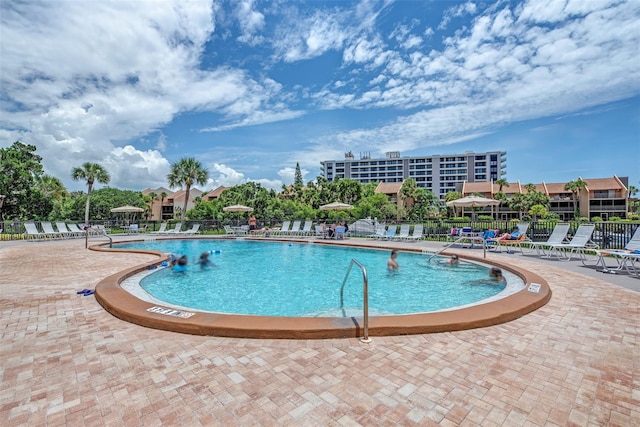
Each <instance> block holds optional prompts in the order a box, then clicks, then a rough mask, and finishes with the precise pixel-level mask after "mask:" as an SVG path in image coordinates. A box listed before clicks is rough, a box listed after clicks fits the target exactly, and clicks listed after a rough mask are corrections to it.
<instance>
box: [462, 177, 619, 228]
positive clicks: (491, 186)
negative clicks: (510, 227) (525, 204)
mask: <svg viewBox="0 0 640 427" xmlns="http://www.w3.org/2000/svg"><path fill="white" fill-rule="evenodd" d="M580 179H582V180H583V181H584V182H585V184H586V186H585V188H583V189H582V190H580V192H579V193H578V196H577V200H578V201H579V203H578V206H579V210H580V213H579V214H580V216H581V217H585V218H589V219H591V218H593V217H600V218H602V219H604V220H605V221H606V220H607V219H609V218H610V217H613V216H615V217H619V218H626V217H627V212H628V211H629V189H628V187H629V178H628V177H617V176H615V175H614V176H613V177H611V178H580ZM566 184H567V183H566V182H560V183H546V182H542V183H540V184H534V185H535V187H536V191H540V192H542V193H544V194H545V195H547V196H548V197H549V205H550V206H549V211H550V212H555V213H557V214H558V216H559V217H560V219H561V220H569V219H573V218H575V212H574V209H575V208H574V200H573V194H572V193H571V192H570V191H567V190H565V189H564V187H565V185H566ZM498 191H500V186H499V185H498V184H496V183H492V182H484V183H480V182H475V183H472V182H467V183H465V184H464V185H463V186H462V190H461V193H462V195H463V196H468V195H471V194H476V193H477V194H482V195H483V196H485V197H489V198H495V195H496V193H497V192H498ZM502 192H503V193H504V194H505V196H506V197H507V198H511V197H513V195H514V194H517V193H520V194H526V193H527V189H526V188H525V187H524V185H522V184H521V183H520V182H519V181H518V182H510V183H508V184H507V185H504V186H502ZM496 212H497V214H498V217H499V218H502V219H509V218H517V217H518V212H515V211H512V210H510V209H509V207H508V206H506V205H504V204H501V205H500V206H499V207H498V208H497V211H496Z"/></svg>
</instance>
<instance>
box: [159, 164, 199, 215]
mask: <svg viewBox="0 0 640 427" xmlns="http://www.w3.org/2000/svg"><path fill="white" fill-rule="evenodd" d="M207 179H209V171H208V170H207V169H206V168H205V167H204V166H202V164H201V163H200V162H199V161H197V160H196V159H194V158H193V157H185V158H182V159H180V160H178V162H176V163H174V164H172V165H171V171H170V172H169V175H167V181H168V182H169V185H170V186H171V187H182V186H183V185H184V186H185V187H186V188H185V195H184V205H183V207H182V210H181V211H180V223H181V224H182V223H183V222H184V217H185V215H186V213H187V203H189V193H190V192H191V186H192V185H193V184H196V183H197V184H200V185H205V184H206V183H207Z"/></svg>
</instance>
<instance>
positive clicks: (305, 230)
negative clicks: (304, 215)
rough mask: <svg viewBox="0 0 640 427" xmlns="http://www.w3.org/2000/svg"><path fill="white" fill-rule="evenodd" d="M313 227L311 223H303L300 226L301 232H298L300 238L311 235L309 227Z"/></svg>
mask: <svg viewBox="0 0 640 427" xmlns="http://www.w3.org/2000/svg"><path fill="white" fill-rule="evenodd" d="M312 225H313V221H309V220H307V221H305V222H304V225H303V226H302V230H300V235H301V236H309V235H310V234H311V226H312Z"/></svg>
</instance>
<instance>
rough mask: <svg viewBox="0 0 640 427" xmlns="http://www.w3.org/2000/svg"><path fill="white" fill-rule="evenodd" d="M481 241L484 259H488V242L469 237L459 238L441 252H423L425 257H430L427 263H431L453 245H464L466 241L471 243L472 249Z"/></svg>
mask: <svg viewBox="0 0 640 427" xmlns="http://www.w3.org/2000/svg"><path fill="white" fill-rule="evenodd" d="M480 240H482V257H483V258H486V257H487V242H486V240H484V239H482V238H478V237H469V236H461V237H458V238H457V239H456V240H454V241H453V242H451V243H448V244H445V246H444V248H442V249H439V250H437V251H435V252H432V251H428V250H426V249H425V250H423V251H422V253H423V254H424V255H430V256H429V258H428V259H427V261H431V259H432V258H433V257H435V256H436V255H440V254H441V253H442V252H444V251H446V250H447V249H449V248H450V247H451V246H453V245H457V244H459V243H462V242H465V241H466V242H470V243H471V245H472V247H473V242H477V241H480Z"/></svg>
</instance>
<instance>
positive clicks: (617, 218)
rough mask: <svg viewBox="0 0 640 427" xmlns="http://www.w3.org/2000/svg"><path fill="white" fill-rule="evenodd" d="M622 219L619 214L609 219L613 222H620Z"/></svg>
mask: <svg viewBox="0 0 640 427" xmlns="http://www.w3.org/2000/svg"><path fill="white" fill-rule="evenodd" d="M620 219H621V218H620V217H619V216H610V217H609V221H611V222H619V221H620Z"/></svg>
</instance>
